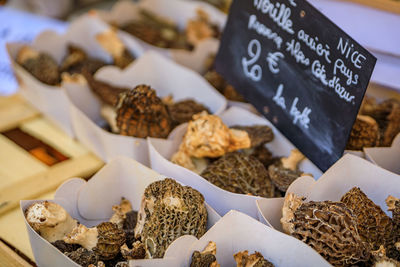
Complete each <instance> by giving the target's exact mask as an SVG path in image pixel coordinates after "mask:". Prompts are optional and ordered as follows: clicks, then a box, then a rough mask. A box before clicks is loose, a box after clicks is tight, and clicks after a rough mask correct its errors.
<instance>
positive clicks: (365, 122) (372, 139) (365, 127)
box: [346, 115, 380, 150]
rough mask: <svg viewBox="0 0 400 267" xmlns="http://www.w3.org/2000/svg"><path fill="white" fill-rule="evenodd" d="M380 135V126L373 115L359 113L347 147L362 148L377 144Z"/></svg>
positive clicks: (352, 148) (351, 148)
mask: <svg viewBox="0 0 400 267" xmlns="http://www.w3.org/2000/svg"><path fill="white" fill-rule="evenodd" d="M379 136H380V135H379V126H378V124H377V123H376V121H375V120H374V119H373V118H372V117H369V116H364V115H357V118H356V121H355V122H354V125H353V128H352V129H351V133H350V137H349V140H348V141H347V145H346V149H350V150H362V148H363V147H374V146H377V145H379V138H380V137H379Z"/></svg>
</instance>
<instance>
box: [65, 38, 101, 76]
mask: <svg viewBox="0 0 400 267" xmlns="http://www.w3.org/2000/svg"><path fill="white" fill-rule="evenodd" d="M105 65H106V63H105V62H103V61H101V60H99V59H94V58H90V57H89V56H88V55H87V54H86V53H85V51H83V50H82V49H80V48H78V47H76V46H73V45H68V54H67V55H66V56H65V58H64V59H63V62H61V66H60V72H61V73H62V72H68V73H70V74H74V73H82V72H83V71H87V72H89V73H90V74H91V75H93V74H94V73H95V72H96V71H97V70H98V69H100V68H101V67H103V66H105Z"/></svg>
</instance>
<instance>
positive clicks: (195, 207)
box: [135, 178, 207, 258]
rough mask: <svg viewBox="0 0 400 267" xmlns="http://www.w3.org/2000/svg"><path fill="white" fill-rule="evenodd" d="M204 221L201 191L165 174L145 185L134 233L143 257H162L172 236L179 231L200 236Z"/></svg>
mask: <svg viewBox="0 0 400 267" xmlns="http://www.w3.org/2000/svg"><path fill="white" fill-rule="evenodd" d="M206 225H207V209H206V206H205V202H204V197H203V195H202V194H201V193H200V192H198V191H197V190H195V189H193V188H191V187H188V186H182V185H180V184H179V183H177V182H176V181H175V180H173V179H170V178H166V179H164V180H161V181H157V182H154V183H152V184H150V185H149V186H148V187H147V188H146V190H145V192H144V195H143V198H142V203H141V207H140V211H139V214H138V222H137V225H136V228H135V234H136V238H140V240H141V241H142V243H143V244H144V245H145V249H146V258H162V257H163V256H164V253H165V251H166V249H167V247H168V246H169V245H170V244H171V243H172V242H173V241H174V240H175V239H177V238H178V237H180V236H182V235H194V236H195V237H197V238H200V237H201V236H202V235H203V234H204V233H205V232H206Z"/></svg>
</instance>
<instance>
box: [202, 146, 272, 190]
mask: <svg viewBox="0 0 400 267" xmlns="http://www.w3.org/2000/svg"><path fill="white" fill-rule="evenodd" d="M201 176H202V177H204V178H205V179H207V180H208V181H209V182H211V183H213V184H214V185H216V186H218V187H219V188H222V189H224V190H227V191H229V192H233V193H238V194H250V195H253V196H261V197H273V196H274V186H273V185H272V182H271V180H270V178H269V176H268V172H267V170H266V169H265V167H264V165H263V164H262V163H261V162H260V161H258V160H257V159H256V158H254V157H252V156H247V155H245V154H244V153H241V152H231V153H228V154H226V155H224V156H222V157H221V158H219V159H217V160H216V161H214V162H212V163H211V164H209V165H208V166H207V168H206V169H205V170H204V171H203V172H202V173H201Z"/></svg>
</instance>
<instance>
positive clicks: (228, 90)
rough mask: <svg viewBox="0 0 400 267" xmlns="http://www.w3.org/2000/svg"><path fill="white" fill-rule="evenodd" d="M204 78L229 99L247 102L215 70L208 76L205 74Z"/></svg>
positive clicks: (208, 73)
mask: <svg viewBox="0 0 400 267" xmlns="http://www.w3.org/2000/svg"><path fill="white" fill-rule="evenodd" d="M204 78H205V79H206V80H207V81H208V82H209V83H210V84H211V85H212V86H214V88H215V89H217V90H218V91H219V92H220V93H221V94H223V95H224V96H225V97H226V98H227V99H229V100H232V101H239V102H245V99H244V97H243V96H242V95H241V94H239V93H238V92H237V91H236V90H235V88H234V87H233V86H232V85H230V84H228V83H227V82H226V81H225V79H224V78H223V77H222V76H221V75H220V74H218V73H217V72H216V71H215V70H209V71H208V72H207V73H206V74H204Z"/></svg>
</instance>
